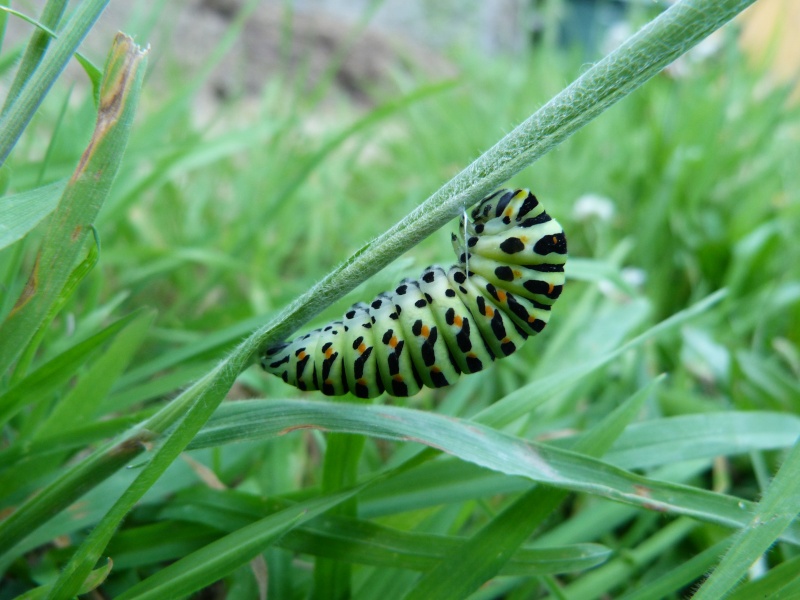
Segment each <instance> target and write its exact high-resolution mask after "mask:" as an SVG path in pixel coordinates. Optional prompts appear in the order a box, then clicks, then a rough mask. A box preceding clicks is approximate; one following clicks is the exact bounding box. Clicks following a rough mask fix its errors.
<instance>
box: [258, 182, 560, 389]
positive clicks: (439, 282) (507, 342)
mask: <svg viewBox="0 0 800 600" xmlns="http://www.w3.org/2000/svg"><path fill="white" fill-rule="evenodd" d="M463 225H464V226H463V227H462V228H461V231H462V233H461V235H460V236H456V235H455V234H453V236H452V238H453V248H454V249H455V252H456V256H458V263H457V264H455V265H454V266H452V267H450V269H449V270H447V271H445V270H444V269H443V268H441V267H439V266H432V267H428V268H427V269H425V271H423V273H422V275H421V276H420V278H419V279H418V280H416V281H414V280H411V279H405V280H403V281H402V282H401V283H400V285H399V286H398V287H397V288H396V289H395V290H394V291H392V292H384V293H382V294H380V295H378V297H377V298H375V299H374V300H373V301H372V303H370V304H364V303H363V302H359V303H358V304H354V305H353V306H352V307H350V309H349V310H348V311H347V312H346V313H345V314H344V317H343V318H342V320H341V321H334V322H332V323H330V324H328V325H326V326H325V327H322V328H320V329H316V330H314V331H312V332H310V333H307V334H306V335H303V336H301V337H298V338H296V339H295V340H293V341H291V342H286V343H283V344H280V345H278V346H273V347H271V348H269V349H267V351H266V353H265V354H264V356H262V359H261V365H262V366H263V367H264V369H265V370H267V371H269V372H270V373H274V374H275V375H278V376H280V377H282V378H283V380H284V381H285V382H287V383H289V384H291V385H294V386H296V387H298V388H300V389H301V390H321V391H322V393H324V394H327V395H328V396H339V395H341V394H345V393H347V392H352V393H353V394H355V395H356V396H358V397H360V398H372V397H374V396H378V395H379V394H381V393H383V392H387V393H388V394H390V395H392V396H410V395H412V394H416V393H417V392H418V391H419V390H420V389H421V388H422V386H423V385H424V386H427V387H430V388H439V387H443V386H446V385H450V384H452V383H454V382H455V381H456V379H458V376H459V374H461V373H475V372H477V371H480V370H482V369H484V368H486V367H487V366H488V365H489V364H490V363H491V362H492V361H493V360H495V359H498V358H504V357H506V356H508V355H509V354H512V353H513V352H515V351H516V350H517V348H519V347H520V346H521V345H522V344H523V343H524V341H525V339H527V337H528V336H530V335H535V334H537V333H539V332H540V331H541V330H542V329H544V326H545V325H546V324H547V321H548V319H549V318H550V309H551V307H552V305H553V303H554V302H555V301H556V299H557V298H558V297H559V295H560V294H561V290H562V288H563V285H564V264H565V263H566V261H567V240H566V237H565V236H564V230H563V229H562V228H561V226H560V225H559V224H558V222H557V221H556V220H555V219H553V218H551V217H550V215H548V214H547V213H546V212H545V210H544V207H542V205H541V204H540V203H539V201H538V200H537V199H536V197H535V196H534V195H533V194H531V193H530V192H529V191H528V190H499V191H497V192H495V193H493V194H492V195H490V196H487V197H486V198H484V199H483V200H482V201H481V202H480V204H478V206H477V207H476V208H475V209H474V210H473V211H472V221H467V222H466V223H463Z"/></svg>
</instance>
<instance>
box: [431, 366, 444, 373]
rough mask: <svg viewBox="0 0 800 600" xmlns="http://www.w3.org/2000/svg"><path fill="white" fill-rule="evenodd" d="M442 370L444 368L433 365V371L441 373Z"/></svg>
mask: <svg viewBox="0 0 800 600" xmlns="http://www.w3.org/2000/svg"><path fill="white" fill-rule="evenodd" d="M441 372H442V370H441V369H440V368H439V367H437V366H435V365H434V366H433V367H431V373H441Z"/></svg>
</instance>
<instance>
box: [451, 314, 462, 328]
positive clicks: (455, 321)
mask: <svg viewBox="0 0 800 600" xmlns="http://www.w3.org/2000/svg"><path fill="white" fill-rule="evenodd" d="M463 323H464V319H462V318H461V315H456V316H455V317H453V324H454V325H455V326H456V327H461V326H462V325H463Z"/></svg>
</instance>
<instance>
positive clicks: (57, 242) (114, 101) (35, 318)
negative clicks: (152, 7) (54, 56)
mask: <svg viewBox="0 0 800 600" xmlns="http://www.w3.org/2000/svg"><path fill="white" fill-rule="evenodd" d="M93 4H94V2H92V1H89V2H86V3H85V4H82V5H81V6H80V7H79V8H78V11H79V13H76V16H75V17H74V18H75V19H77V18H78V14H82V13H80V11H82V10H86V7H87V6H91V5H93ZM125 40H126V38H124V36H122V35H121V34H120V35H118V36H117V39H116V45H115V49H114V50H112V54H111V55H110V58H109V61H108V64H107V65H106V71H105V79H104V83H103V94H102V99H101V103H100V108H99V110H98V116H97V125H96V127H95V131H94V134H93V136H92V140H91V141H90V142H89V146H88V147H87V148H86V151H85V152H84V154H83V156H82V158H81V161H80V164H79V165H78V168H77V169H76V170H75V173H74V174H73V175H72V177H71V178H70V181H69V182H68V183H67V187H66V189H65V190H64V194H63V195H62V196H61V200H60V202H59V206H58V208H57V209H56V212H55V213H54V214H53V216H52V217H51V219H50V222H49V226H48V230H47V233H46V235H45V241H44V243H43V245H42V248H41V249H40V251H39V254H38V256H37V260H36V263H35V265H34V267H33V272H32V273H31V275H30V277H29V278H28V282H27V284H26V285H25V288H24V289H23V291H22V294H21V295H20V297H19V299H18V300H17V303H16V305H15V306H14V308H13V309H12V310H11V313H10V314H9V316H8V318H7V319H6V321H5V322H4V323H3V324H2V325H0V339H2V340H4V343H3V344H2V345H0V373H4V372H6V371H7V370H8V368H9V367H10V366H11V364H12V363H13V361H14V360H15V359H16V358H17V356H18V355H19V354H20V352H21V351H22V349H23V348H24V347H25V346H26V345H27V344H28V342H29V341H30V339H31V338H32V337H33V335H34V333H35V332H36V330H37V329H38V328H39V326H40V325H41V323H42V322H43V320H44V319H45V317H46V316H47V314H48V312H49V310H50V307H51V306H52V305H53V304H54V303H55V302H56V301H57V298H58V297H59V294H60V293H61V290H62V288H63V287H64V284H65V283H66V282H67V280H68V277H69V274H70V273H71V272H72V267H73V265H74V264H75V262H76V261H77V258H78V256H79V254H80V252H81V250H82V248H83V247H84V245H85V243H86V239H87V236H90V235H91V225H92V223H94V220H95V218H96V217H97V213H98V212H99V210H100V207H101V206H102V204H103V202H104V200H105V198H106V196H107V195H108V192H109V190H110V188H111V184H112V182H113V181H114V178H115V176H116V174H117V171H118V169H119V165H120V163H121V161H122V154H123V152H124V150H125V146H126V144H127V141H128V135H129V132H130V126H131V122H132V120H133V114H134V111H135V109H136V103H137V100H138V95H139V89H140V88H141V82H142V78H143V76H144V66H145V60H144V53H143V52H141V51H140V50H139V49H138V47H136V46H134V45H133V44H132V43H130V42H126V41H125ZM57 45H58V43H56V46H57ZM54 51H55V47H54ZM27 92H28V88H26V89H25V91H24V92H23V96H25V95H26V94H27ZM15 106H16V105H15ZM14 111H15V108H14V107H12V109H11V110H9V113H8V115H7V117H6V118H7V119H12V118H14V114H15V112H14ZM17 118H18V116H17ZM0 132H2V124H0Z"/></svg>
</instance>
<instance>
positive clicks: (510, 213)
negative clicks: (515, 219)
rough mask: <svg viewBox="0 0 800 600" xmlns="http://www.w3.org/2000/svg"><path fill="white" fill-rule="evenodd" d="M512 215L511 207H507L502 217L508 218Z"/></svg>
mask: <svg viewBox="0 0 800 600" xmlns="http://www.w3.org/2000/svg"><path fill="white" fill-rule="evenodd" d="M513 214H514V210H513V209H512V208H511V207H508V208H507V209H505V211H503V216H504V217H510V216H511V215H513Z"/></svg>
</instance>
